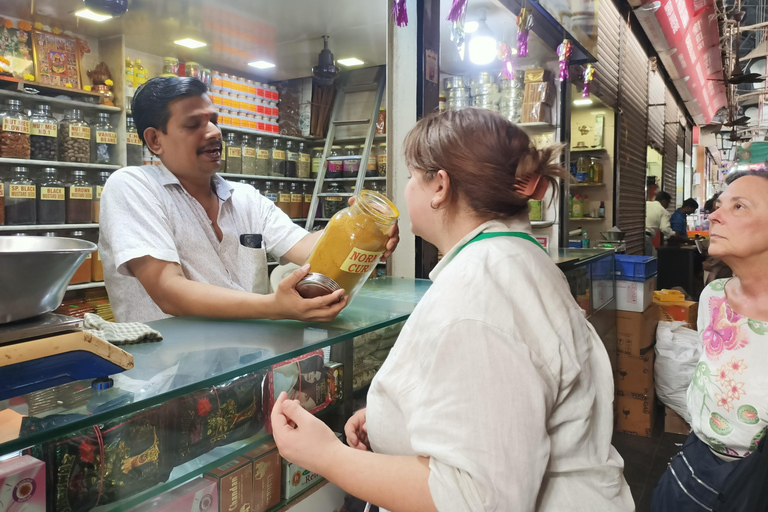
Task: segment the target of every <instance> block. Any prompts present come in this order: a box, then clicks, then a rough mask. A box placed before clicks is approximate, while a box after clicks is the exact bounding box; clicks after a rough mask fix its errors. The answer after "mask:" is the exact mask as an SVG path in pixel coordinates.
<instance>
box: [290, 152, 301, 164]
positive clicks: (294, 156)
mask: <svg viewBox="0 0 768 512" xmlns="http://www.w3.org/2000/svg"><path fill="white" fill-rule="evenodd" d="M288 160H289V161H291V162H298V161H299V154H298V153H295V152H293V151H289V152H288Z"/></svg>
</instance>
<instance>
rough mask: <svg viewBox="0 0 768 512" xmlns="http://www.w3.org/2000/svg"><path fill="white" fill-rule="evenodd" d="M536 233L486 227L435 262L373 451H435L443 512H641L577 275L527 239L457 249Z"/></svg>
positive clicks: (372, 411)
mask: <svg viewBox="0 0 768 512" xmlns="http://www.w3.org/2000/svg"><path fill="white" fill-rule="evenodd" d="M530 230H531V228H530V222H529V221H528V219H527V214H526V215H525V216H519V217H516V218H514V219H511V220H509V221H506V222H500V221H490V222H488V223H485V224H483V225H482V226H480V227H478V228H477V229H476V230H474V231H473V232H472V233H470V234H468V235H467V236H466V237H465V238H464V239H463V240H462V241H460V242H459V243H458V244H457V245H456V246H455V247H454V248H453V249H452V250H451V251H450V252H449V253H448V254H446V256H445V258H444V259H443V260H442V261H441V262H440V263H439V264H438V265H437V267H436V268H435V269H434V270H433V272H432V274H431V275H430V278H431V279H432V280H433V281H434V284H433V285H432V287H431V288H430V289H429V291H428V292H427V293H426V295H425V296H424V297H423V299H422V300H421V301H420V302H419V304H418V306H417V307H416V309H415V310H414V312H413V314H412V315H411V316H410V318H409V319H408V321H407V322H406V325H405V328H404V329H403V331H402V333H401V334H400V337H399V338H398V340H397V342H396V343H395V346H394V347H393V348H392V352H391V353H390V355H389V357H388V358H387V360H386V361H385V363H384V365H383V366H382V368H381V370H380V371H379V373H378V374H377V375H376V377H375V378H374V380H373V383H372V384H371V389H370V391H369V392H368V410H367V428H368V437H369V440H370V443H371V447H372V448H373V450H374V451H375V452H378V453H384V454H391V455H421V456H425V457H429V458H430V464H429V466H430V477H429V488H430V491H431V495H432V498H433V500H434V502H435V505H436V506H437V509H438V510H439V511H440V512H478V511H500V512H501V511H504V512H506V511H511V510H514V511H533V510H536V511H552V512H555V511H556V512H563V511H568V512H581V511H584V512H587V511H588V512H593V511H595V510H599V511H601V512H607V511H622V512H624V511H631V510H634V505H633V502H632V496H631V494H630V490H629V486H628V485H627V483H626V481H625V480H624V477H623V475H622V467H623V460H622V458H621V457H620V456H619V454H618V452H617V451H616V450H615V449H614V448H613V447H612V446H611V436H612V433H613V377H612V372H611V365H610V361H609V359H608V354H607V352H606V350H605V348H604V346H603V343H602V341H601V340H600V338H599V337H598V335H597V334H596V333H595V331H594V329H593V328H592V326H591V325H590V324H589V323H588V321H587V320H586V318H585V316H584V313H583V311H582V310H581V309H580V308H579V307H578V305H577V304H576V301H575V300H574V299H573V297H572V296H571V294H570V291H569V288H568V284H567V282H566V280H565V277H564V276H563V273H562V272H561V271H560V269H558V268H557V266H556V265H555V264H554V263H553V262H552V261H551V259H550V258H549V256H548V255H547V254H546V253H545V252H544V251H542V250H541V248H540V247H538V246H536V245H534V244H533V243H532V242H530V241H528V240H522V239H519V238H510V237H497V238H492V239H486V240H482V241H478V242H476V243H473V244H470V245H468V246H467V247H466V248H465V249H464V250H462V251H461V252H460V253H459V254H456V253H457V251H458V250H459V249H460V248H461V247H462V246H463V244H464V243H466V242H467V241H469V240H470V239H472V238H473V237H474V236H475V235H477V234H478V233H480V232H483V231H485V232H501V231H522V232H527V233H530ZM454 256H455V257H454ZM451 258H453V261H451Z"/></svg>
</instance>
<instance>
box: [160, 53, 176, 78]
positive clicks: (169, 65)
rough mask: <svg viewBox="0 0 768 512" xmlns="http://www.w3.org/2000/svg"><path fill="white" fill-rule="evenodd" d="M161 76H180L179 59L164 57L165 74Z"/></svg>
mask: <svg viewBox="0 0 768 512" xmlns="http://www.w3.org/2000/svg"><path fill="white" fill-rule="evenodd" d="M160 76H179V59H177V58H176V57H163V74H162V75H160Z"/></svg>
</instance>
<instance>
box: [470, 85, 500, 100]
mask: <svg viewBox="0 0 768 512" xmlns="http://www.w3.org/2000/svg"><path fill="white" fill-rule="evenodd" d="M471 92H472V97H475V96H485V95H487V94H496V93H498V92H499V86H498V85H496V84H474V85H472V91H471Z"/></svg>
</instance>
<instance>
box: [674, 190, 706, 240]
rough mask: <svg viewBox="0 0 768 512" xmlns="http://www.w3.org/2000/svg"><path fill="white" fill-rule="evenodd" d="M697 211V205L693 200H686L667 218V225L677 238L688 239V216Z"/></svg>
mask: <svg viewBox="0 0 768 512" xmlns="http://www.w3.org/2000/svg"><path fill="white" fill-rule="evenodd" d="M698 209H699V203H697V202H696V200H695V199H693V198H688V199H686V200H685V201H683V205H682V206H681V207H680V208H678V209H677V210H675V212H674V213H673V214H672V216H671V217H670V218H669V225H670V227H671V228H672V231H674V232H675V234H677V235H678V236H679V237H682V238H686V239H687V238H688V221H687V217H688V215H691V214H692V213H694V212H695V211H696V210H698Z"/></svg>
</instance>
